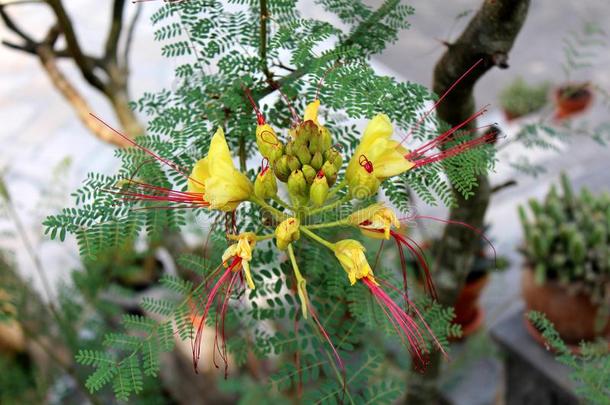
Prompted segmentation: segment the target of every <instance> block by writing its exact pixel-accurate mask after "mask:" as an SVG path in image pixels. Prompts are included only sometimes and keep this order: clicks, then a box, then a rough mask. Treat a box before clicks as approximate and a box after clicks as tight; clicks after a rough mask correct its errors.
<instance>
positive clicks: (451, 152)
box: [414, 132, 498, 168]
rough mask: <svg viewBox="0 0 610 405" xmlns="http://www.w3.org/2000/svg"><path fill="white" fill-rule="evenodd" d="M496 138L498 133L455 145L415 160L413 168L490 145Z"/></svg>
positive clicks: (491, 133)
mask: <svg viewBox="0 0 610 405" xmlns="http://www.w3.org/2000/svg"><path fill="white" fill-rule="evenodd" d="M497 138H498V133H497V132H490V133H487V134H485V135H483V136H481V137H479V138H477V139H473V140H471V141H468V142H464V143H462V144H459V145H456V146H454V147H452V148H449V149H447V150H445V151H442V152H438V153H436V154H434V155H431V156H426V157H424V158H421V159H417V160H415V162H414V163H415V166H414V167H415V168H417V167H421V166H425V165H428V164H431V163H435V162H438V161H441V160H445V159H448V158H451V157H453V156H456V155H459V154H460V153H462V152H465V151H467V150H470V149H474V148H476V147H478V146H481V145H485V144H492V143H494V142H495V141H496V139H497Z"/></svg>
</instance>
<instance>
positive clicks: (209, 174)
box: [188, 128, 252, 211]
mask: <svg viewBox="0 0 610 405" xmlns="http://www.w3.org/2000/svg"><path fill="white" fill-rule="evenodd" d="M190 177H191V179H189V182H188V190H189V191H190V192H195V193H204V199H205V200H206V201H207V202H208V203H209V204H210V208H211V209H217V210H221V211H233V210H234V209H235V208H236V207H237V205H238V204H239V203H240V202H242V201H245V200H247V199H248V198H249V197H250V196H251V195H252V183H251V182H250V180H249V179H248V178H247V177H246V176H245V175H244V174H243V173H241V172H240V171H239V170H237V169H236V168H235V166H234V165H233V159H231V152H230V151H229V146H228V145H227V141H226V140H225V135H224V132H223V130H222V128H218V130H217V131H216V133H215V134H214V136H213V137H212V141H211V142H210V150H209V152H208V155H207V156H206V157H204V158H203V159H201V160H199V161H198V162H197V163H196V164H195V167H193V171H192V172H191V176H190Z"/></svg>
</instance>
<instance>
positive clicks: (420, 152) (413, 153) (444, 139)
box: [405, 106, 488, 160]
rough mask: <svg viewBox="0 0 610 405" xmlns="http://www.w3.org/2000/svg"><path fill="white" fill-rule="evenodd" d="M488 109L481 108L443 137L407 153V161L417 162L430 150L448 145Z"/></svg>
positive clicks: (443, 134)
mask: <svg viewBox="0 0 610 405" xmlns="http://www.w3.org/2000/svg"><path fill="white" fill-rule="evenodd" d="M487 107H488V106H485V107H483V108H481V109H480V110H479V111H477V112H476V113H474V114H473V115H471V116H470V117H469V118H468V119H466V120H465V121H464V122H462V123H461V124H459V125H456V126H455V127H453V128H451V129H449V130H447V131H445V132H444V133H442V134H441V135H439V136H437V137H436V138H434V139H432V140H431V141H428V142H426V143H425V144H423V145H422V146H420V147H419V148H417V149H413V150H412V151H410V152H409V153H407V154H406V155H405V159H407V160H415V159H417V158H419V157H420V156H422V155H423V154H424V153H426V152H428V151H429V150H431V149H434V148H436V147H439V146H441V145H443V144H444V143H446V142H447V141H448V140H449V139H450V137H451V135H453V134H454V133H455V132H457V131H458V130H459V129H460V128H462V127H464V126H466V125H468V124H469V123H470V122H472V121H474V120H475V119H477V118H478V117H480V116H481V115H483V114H485V113H486V112H487Z"/></svg>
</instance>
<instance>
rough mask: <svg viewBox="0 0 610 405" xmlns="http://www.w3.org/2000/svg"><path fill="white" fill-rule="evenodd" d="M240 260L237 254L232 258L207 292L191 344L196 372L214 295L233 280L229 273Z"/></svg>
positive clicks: (238, 264) (239, 263)
mask: <svg viewBox="0 0 610 405" xmlns="http://www.w3.org/2000/svg"><path fill="white" fill-rule="evenodd" d="M241 260H242V259H241V258H240V257H237V256H236V257H234V258H233V261H232V262H231V264H230V265H229V266H228V267H227V268H226V270H225V271H224V273H223V274H222V276H220V278H219V279H218V280H217V281H216V284H215V285H214V287H213V288H212V289H211V291H210V293H209V294H208V298H207V300H206V304H205V308H204V310H203V314H202V316H201V319H200V320H199V325H198V326H197V333H196V334H195V341H194V342H193V344H192V351H193V368H194V369H195V372H196V373H198V364H199V358H200V356H201V339H202V338H203V328H204V327H205V321H206V319H207V317H208V314H209V312H210V308H211V307H212V304H213V303H214V302H215V299H216V296H217V294H218V292H219V291H220V289H221V288H222V287H223V285H225V284H226V283H227V281H229V280H234V279H233V277H231V273H232V271H233V270H234V269H235V268H237V267H238V266H240V265H241ZM231 285H232V282H229V286H231Z"/></svg>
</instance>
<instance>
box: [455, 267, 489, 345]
mask: <svg viewBox="0 0 610 405" xmlns="http://www.w3.org/2000/svg"><path fill="white" fill-rule="evenodd" d="M488 282H489V274H487V273H484V274H483V275H482V276H480V277H477V278H476V279H474V280H472V281H467V282H466V284H465V285H464V288H463V289H462V291H461V292H460V295H459V296H458V298H457V301H456V302H455V305H454V309H455V319H454V320H453V323H456V324H458V325H460V326H461V327H462V337H466V336H469V335H471V334H473V333H474V332H476V331H477V330H478V329H479V328H480V327H481V325H482V323H483V320H484V319H485V313H484V311H483V309H482V308H481V307H479V297H480V296H481V292H482V291H483V288H485V286H486V285H487V283H488Z"/></svg>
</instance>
